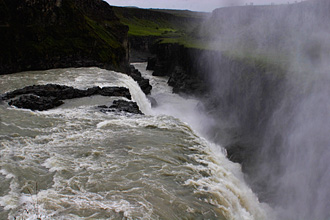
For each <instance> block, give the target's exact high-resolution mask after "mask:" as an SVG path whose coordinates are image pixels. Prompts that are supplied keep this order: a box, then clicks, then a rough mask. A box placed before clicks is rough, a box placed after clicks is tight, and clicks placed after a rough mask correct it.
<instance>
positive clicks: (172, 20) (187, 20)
mask: <svg viewBox="0 0 330 220" xmlns="http://www.w3.org/2000/svg"><path fill="white" fill-rule="evenodd" d="M114 11H115V13H116V15H117V17H118V18H119V19H120V21H121V22H122V23H123V24H125V25H127V26H128V27H129V31H128V34H129V36H130V37H155V38H157V39H158V40H159V42H160V43H179V44H183V45H186V46H188V47H194V46H200V43H198V42H196V39H195V37H194V34H193V32H194V29H195V28H196V26H198V25H200V24H201V23H202V22H203V20H204V19H206V18H207V17H208V16H209V13H202V12H192V11H183V10H162V9H140V8H127V7H126V8H123V7H114Z"/></svg>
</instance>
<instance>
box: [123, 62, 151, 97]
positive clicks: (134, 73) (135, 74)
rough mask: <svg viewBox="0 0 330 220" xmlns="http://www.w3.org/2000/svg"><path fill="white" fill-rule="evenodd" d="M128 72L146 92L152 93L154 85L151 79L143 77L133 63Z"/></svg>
mask: <svg viewBox="0 0 330 220" xmlns="http://www.w3.org/2000/svg"><path fill="white" fill-rule="evenodd" d="M127 74H128V75H129V76H131V77H132V78H133V79H134V80H135V81H136V82H137V83H138V84H139V86H140V88H141V90H142V91H143V92H144V94H146V95H149V94H150V92H151V89H152V86H151V85H150V82H149V79H145V78H143V77H142V75H141V73H140V72H139V70H137V69H135V67H134V66H132V65H131V66H130V68H129V71H128V73H127Z"/></svg>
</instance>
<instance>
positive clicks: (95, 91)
mask: <svg viewBox="0 0 330 220" xmlns="http://www.w3.org/2000/svg"><path fill="white" fill-rule="evenodd" d="M93 95H102V96H119V97H125V98H127V99H131V94H130V92H129V90H128V89H127V88H124V87H103V88H100V87H92V88H88V89H87V90H81V89H76V88H73V87H71V86H63V85H57V84H47V85H33V86H27V87H24V88H22V89H17V90H14V91H12V92H8V93H6V94H4V95H2V100H4V101H7V102H8V104H9V105H13V106H16V107H18V108H25V109H31V110H38V111H43V110H48V109H52V108H55V107H58V106H60V105H62V104H63V103H64V102H63V101H62V100H66V99H74V98H82V97H89V96H93Z"/></svg>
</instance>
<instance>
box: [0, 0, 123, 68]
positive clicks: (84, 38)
mask: <svg viewBox="0 0 330 220" xmlns="http://www.w3.org/2000/svg"><path fill="white" fill-rule="evenodd" d="M0 14H1V15H0V36H1V40H0V50H1V53H0V74H7V73H13V72H19V71H26V70H43V69H52V68H66V67H89V66H97V67H101V68H106V69H112V70H117V71H121V72H126V70H127V67H128V35H127V32H128V27H127V26H125V25H123V24H121V23H120V22H119V19H118V18H117V17H116V15H115V14H114V12H113V10H112V7H111V6H110V5H108V4H107V3H106V2H104V1H102V0H65V1H62V0H56V1H55V0H54V1H43V0H34V1H31V0H0Z"/></svg>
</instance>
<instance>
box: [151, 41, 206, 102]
mask: <svg viewBox="0 0 330 220" xmlns="http://www.w3.org/2000/svg"><path fill="white" fill-rule="evenodd" d="M152 53H153V54H155V56H156V57H153V58H149V60H148V66H147V69H148V70H153V71H154V72H153V75H154V76H169V77H170V78H169V81H168V84H169V85H170V86H172V87H173V92H175V93H186V94H190V95H198V96H200V95H202V94H205V92H206V86H205V79H204V76H203V75H204V73H203V68H202V67H203V65H204V64H203V62H201V61H200V60H199V59H200V57H201V54H202V53H203V50H200V49H195V48H187V47H185V46H183V45H180V44H163V43H157V44H155V45H154V46H153V47H152Z"/></svg>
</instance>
